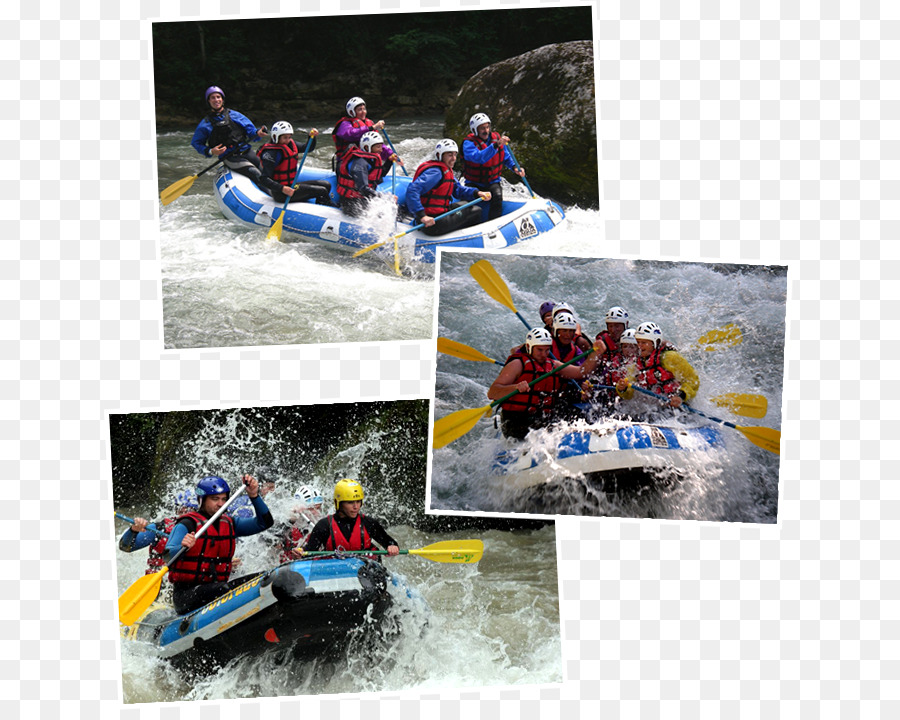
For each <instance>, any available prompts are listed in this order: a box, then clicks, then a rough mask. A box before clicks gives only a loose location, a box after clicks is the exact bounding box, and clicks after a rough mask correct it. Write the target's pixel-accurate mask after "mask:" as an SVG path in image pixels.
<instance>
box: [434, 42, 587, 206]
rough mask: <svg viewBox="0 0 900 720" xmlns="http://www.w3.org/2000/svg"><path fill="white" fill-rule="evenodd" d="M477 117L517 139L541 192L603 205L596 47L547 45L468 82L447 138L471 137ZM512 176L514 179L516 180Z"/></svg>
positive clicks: (520, 156) (450, 115) (450, 116)
mask: <svg viewBox="0 0 900 720" xmlns="http://www.w3.org/2000/svg"><path fill="white" fill-rule="evenodd" d="M476 112H484V113H487V114H488V115H489V116H490V118H491V122H492V123H493V127H494V129H495V130H497V131H498V132H501V133H503V134H504V135H508V136H509V137H510V140H511V143H510V144H511V146H512V148H513V151H514V152H515V156H516V159H517V160H518V161H519V163H520V164H521V165H522V166H523V167H524V168H525V171H526V172H527V177H528V181H529V183H530V185H531V187H532V189H533V190H534V191H535V192H536V193H538V194H539V195H545V196H548V197H551V198H553V199H554V200H559V201H561V202H564V203H569V204H572V203H578V204H579V205H581V206H583V207H584V206H586V207H593V208H596V207H598V206H599V188H598V186H597V114H596V103H595V98H594V52H593V45H592V43H591V42H589V41H576V42H567V43H558V44H554V45H545V46H544V47H541V48H538V49H536V50H531V51H529V52H527V53H525V54H524V55H519V56H518V57H514V58H510V59H508V60H503V61H502V62H498V63H495V64H494V65H490V66H488V67H486V68H484V69H483V70H481V71H480V72H478V74H476V75H474V76H473V77H471V78H470V79H469V80H468V81H466V83H465V85H463V87H462V89H461V90H460V91H459V94H458V95H457V97H456V100H455V101H454V102H453V103H452V105H451V106H450V107H449V109H448V110H447V113H446V119H445V121H444V133H445V136H446V137H450V138H454V139H461V138H463V137H465V136H466V135H468V134H469V118H470V117H471V116H472V115H473V114H475V113H476ZM461 155H462V148H461V147H460V156H461ZM461 162H462V158H461V157H460V163H461ZM505 177H507V178H508V179H510V180H512V179H513V178H512V176H510V174H509V173H506V174H505Z"/></svg>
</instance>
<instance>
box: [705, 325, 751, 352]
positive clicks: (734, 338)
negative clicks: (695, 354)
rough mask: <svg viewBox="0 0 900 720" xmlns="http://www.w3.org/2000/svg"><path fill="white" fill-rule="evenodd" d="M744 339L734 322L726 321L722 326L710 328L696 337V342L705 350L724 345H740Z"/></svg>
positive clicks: (715, 348) (716, 348) (720, 347)
mask: <svg viewBox="0 0 900 720" xmlns="http://www.w3.org/2000/svg"><path fill="white" fill-rule="evenodd" d="M743 341H744V336H743V334H742V333H741V329H740V328H739V327H738V326H737V325H735V324H734V323H728V324H727V325H724V326H723V327H720V328H716V329H715V330H710V331H709V332H708V333H706V334H705V335H701V336H700V337H699V338H697V344H698V345H700V347H701V349H703V350H706V351H709V352H711V351H713V350H721V349H723V348H726V347H734V346H735V345H740V344H741V343H742V342H743Z"/></svg>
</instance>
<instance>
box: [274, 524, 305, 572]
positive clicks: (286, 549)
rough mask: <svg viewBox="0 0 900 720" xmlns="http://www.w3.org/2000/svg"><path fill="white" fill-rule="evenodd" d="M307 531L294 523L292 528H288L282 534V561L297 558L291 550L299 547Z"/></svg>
mask: <svg viewBox="0 0 900 720" xmlns="http://www.w3.org/2000/svg"><path fill="white" fill-rule="evenodd" d="M306 535H307V534H306V533H305V532H303V531H302V530H301V529H300V528H298V527H297V526H296V525H292V526H291V528H290V530H287V531H286V532H285V533H284V535H283V536H282V541H283V542H282V544H281V558H280V561H281V562H283V563H284V562H288V561H290V560H295V559H296V558H295V557H294V556H293V555H291V550H293V549H294V548H295V547H299V546H300V543H302V542H303V541H304V540H305V539H306Z"/></svg>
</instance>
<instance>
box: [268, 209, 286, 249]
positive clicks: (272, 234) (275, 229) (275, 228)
mask: <svg viewBox="0 0 900 720" xmlns="http://www.w3.org/2000/svg"><path fill="white" fill-rule="evenodd" d="M283 227H284V210H282V211H281V215H279V216H278V219H277V220H276V221H275V222H273V223H272V227H270V228H269V232H267V233H266V240H274V241H275V242H280V241H281V230H282V228H283Z"/></svg>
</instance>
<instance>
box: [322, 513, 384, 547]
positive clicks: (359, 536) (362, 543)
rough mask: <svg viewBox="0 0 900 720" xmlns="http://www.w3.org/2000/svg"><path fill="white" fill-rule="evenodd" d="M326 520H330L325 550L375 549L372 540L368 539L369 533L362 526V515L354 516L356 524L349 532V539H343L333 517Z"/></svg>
mask: <svg viewBox="0 0 900 720" xmlns="http://www.w3.org/2000/svg"><path fill="white" fill-rule="evenodd" d="M328 519H329V520H331V535H330V536H329V537H328V540H326V541H325V549H326V550H338V549H340V550H372V549H374V548H375V546H374V545H373V544H372V538H370V537H369V531H368V530H366V528H365V525H363V521H362V519H363V514H362V513H360V514H359V515H357V516H356V524H354V526H353V529H352V530H351V531H350V537H349V538H346V537H344V533H342V532H341V528H340V527H339V526H338V524H337V521H336V520H335V519H334V515H329V516H328Z"/></svg>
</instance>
